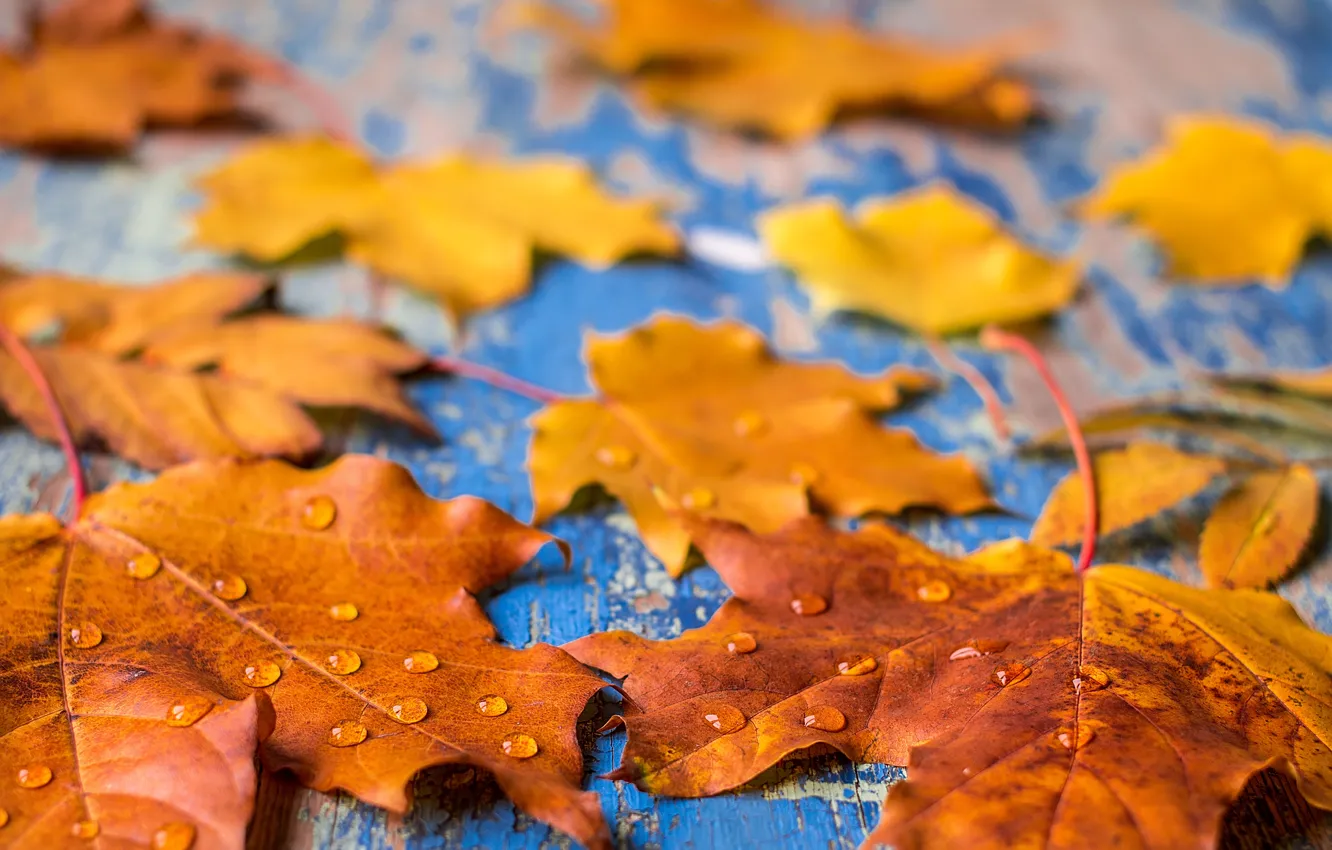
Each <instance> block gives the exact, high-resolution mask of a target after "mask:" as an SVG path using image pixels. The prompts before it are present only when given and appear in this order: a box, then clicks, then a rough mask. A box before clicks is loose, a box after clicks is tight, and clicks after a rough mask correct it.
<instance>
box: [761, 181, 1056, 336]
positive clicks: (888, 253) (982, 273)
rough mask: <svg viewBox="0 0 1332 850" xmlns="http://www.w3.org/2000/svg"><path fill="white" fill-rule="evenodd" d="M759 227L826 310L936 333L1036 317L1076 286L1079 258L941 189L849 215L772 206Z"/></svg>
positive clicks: (818, 204)
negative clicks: (1048, 250)
mask: <svg viewBox="0 0 1332 850" xmlns="http://www.w3.org/2000/svg"><path fill="white" fill-rule="evenodd" d="M758 230H759V234H760V236H761V237H762V238H763V241H764V243H765V244H766V245H767V247H768V250H769V251H770V252H771V254H772V255H773V257H775V258H776V259H777V260H778V261H780V262H781V263H783V264H784V265H787V266H790V267H791V268H792V269H793V270H794V271H795V274H796V278H797V279H798V280H799V281H800V282H801V284H802V285H803V286H805V287H806V288H807V289H808V291H809V294H810V299H811V301H812V302H813V307H814V309H815V310H816V311H817V312H819V313H824V314H826V313H830V312H833V311H835V310H858V311H862V312H866V313H870V314H872V315H875V316H879V317H881V318H884V319H887V320H889V321H892V322H896V323H897V324H900V325H905V326H906V327H909V328H912V329H913V330H917V331H920V332H922V333H929V334H947V333H953V332H957V331H966V330H973V329H975V328H978V327H980V326H982V325H986V324H990V323H1003V322H1008V323H1011V322H1019V321H1024V320H1027V319H1034V318H1038V317H1040V316H1044V315H1046V314H1048V313H1051V312H1054V311H1055V310H1057V309H1059V308H1060V307H1062V306H1063V305H1064V304H1066V303H1068V301H1069V300H1070V299H1071V298H1072V297H1073V295H1074V293H1075V292H1076V291H1077V285H1078V277H1079V275H1078V271H1077V268H1076V267H1075V266H1074V265H1073V264H1072V263H1067V262H1060V261H1056V260H1052V259H1049V258H1047V257H1044V256H1042V255H1041V254H1038V253H1036V252H1035V251H1033V250H1031V249H1030V248H1027V247H1026V246H1024V245H1023V244H1022V243H1020V242H1018V241H1017V240H1016V239H1014V238H1013V237H1012V236H1011V235H1010V234H1008V233H1007V232H1006V231H1005V230H1004V229H1003V228H1002V227H1001V226H1000V225H999V224H998V223H997V222H996V221H995V218H994V216H993V215H992V214H991V213H989V212H988V211H986V210H984V209H983V208H981V207H979V206H977V205H976V204H975V203H974V202H972V201H969V200H967V199H966V198H965V197H963V196H961V195H959V194H957V192H955V191H954V190H952V189H949V188H946V187H944V186H940V185H934V186H927V187H925V188H924V189H919V190H916V191H913V192H909V193H907V194H905V195H901V196H897V197H894V198H887V199H879V200H874V201H870V202H867V203H865V204H863V205H862V206H861V208H860V209H859V210H858V212H857V215H856V219H855V221H848V219H847V217H846V215H845V213H844V212H843V210H842V208H841V206H840V205H838V204H837V203H836V202H835V201H831V200H814V201H801V202H797V203H794V204H790V205H787V206H783V207H778V208H776V209H773V210H770V211H769V212H767V213H765V214H763V215H762V216H761V217H760V218H759V221H758Z"/></svg>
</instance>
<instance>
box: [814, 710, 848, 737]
mask: <svg viewBox="0 0 1332 850" xmlns="http://www.w3.org/2000/svg"><path fill="white" fill-rule="evenodd" d="M805 725H806V726H808V727H809V728H810V729H818V730H819V731H821V732H841V731H842V730H843V729H845V728H846V715H845V714H843V713H842V712H840V711H838V710H837V709H835V708H833V707H832V706H831V705H820V706H816V707H814V708H812V709H810V711H809V714H806V715H805Z"/></svg>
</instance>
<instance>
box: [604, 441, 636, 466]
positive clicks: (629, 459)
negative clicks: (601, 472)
mask: <svg viewBox="0 0 1332 850" xmlns="http://www.w3.org/2000/svg"><path fill="white" fill-rule="evenodd" d="M597 462H598V463H600V464H601V465H602V466H605V467H607V468H609V469H620V470H624V469H630V468H631V467H633V465H634V464H635V463H637V462H638V454H637V453H636V452H635V451H634V450H633V449H631V448H629V447H628V446H602V447H601V448H599V449H597Z"/></svg>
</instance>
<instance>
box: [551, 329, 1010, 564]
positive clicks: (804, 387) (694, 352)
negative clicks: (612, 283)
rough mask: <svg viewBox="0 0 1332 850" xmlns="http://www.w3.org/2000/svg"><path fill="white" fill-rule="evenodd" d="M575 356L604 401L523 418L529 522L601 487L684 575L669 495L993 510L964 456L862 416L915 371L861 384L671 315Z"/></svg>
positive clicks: (694, 506)
mask: <svg viewBox="0 0 1332 850" xmlns="http://www.w3.org/2000/svg"><path fill="white" fill-rule="evenodd" d="M584 357H585V359H586V361H587V363H588V369H589V372H590V374H591V379H592V382H593V384H594V385H595V386H596V387H597V389H598V390H599V391H600V392H601V394H602V396H601V397H600V398H598V399H594V400H581V399H580V400H573V401H567V402H561V403H559V404H555V405H552V406H550V407H548V408H546V409H545V410H543V411H541V412H540V413H538V414H537V415H536V416H535V417H533V420H532V426H533V438H532V447H531V451H530V456H529V466H530V468H531V472H532V491H533V501H534V503H535V504H536V520H535V521H537V522H541V521H544V520H545V519H547V518H549V517H550V516H552V515H553V514H555V513H556V512H558V511H560V510H561V509H563V508H565V507H566V506H567V505H568V504H569V502H570V501H571V500H572V499H573V497H574V495H575V494H576V493H577V491H578V490H579V489H581V488H583V487H587V486H590V485H593V484H600V485H601V486H602V487H604V488H605V489H606V490H607V491H608V492H610V493H611V495H613V496H615V497H616V498H618V499H619V500H620V501H621V502H623V503H624V505H625V507H626V508H627V509H628V511H629V513H630V514H631V515H632V516H633V518H634V521H635V522H636V523H637V525H638V530H639V533H640V534H641V535H642V538H643V542H644V544H645V545H646V546H647V547H648V549H650V550H651V551H652V553H653V554H655V555H656V556H657V557H659V558H661V559H662V561H664V562H665V564H666V568H667V569H668V570H669V571H670V572H671V573H672V574H676V575H678V574H679V573H681V572H682V571H683V570H684V567H685V562H686V557H687V555H688V552H689V541H690V537H689V532H688V531H687V530H686V529H685V528H684V527H683V526H682V525H681V524H680V522H679V520H678V518H676V517H675V516H673V515H672V514H671V512H670V511H669V510H668V508H667V507H666V506H667V505H679V506H682V507H684V508H686V509H688V510H692V511H696V512H699V513H701V514H703V515H706V516H711V517H720V518H724V519H730V520H735V521H737V522H741V523H743V524H745V525H747V526H748V527H751V528H754V529H756V530H760V531H772V530H775V529H777V528H779V527H781V526H782V525H783V524H785V523H786V522H787V521H788V520H790V519H793V518H795V517H799V516H804V515H805V514H806V513H808V512H809V510H810V505H811V503H813V504H814V505H815V506H817V507H820V508H823V509H825V510H827V511H828V512H829V513H831V514H834V515H837V516H859V515H861V514H865V513H869V512H871V511H884V512H887V513H897V512H899V511H901V510H902V509H904V508H906V507H908V506H912V505H921V506H932V507H938V508H941V509H944V510H947V511H950V512H954V513H967V512H971V511H977V510H982V509H984V508H987V507H990V506H991V505H992V504H993V503H992V502H991V500H990V498H989V497H988V496H987V494H986V491H985V487H984V485H983V484H982V483H981V480H980V477H979V476H978V475H977V474H976V471H975V469H974V468H973V467H972V465H971V464H970V463H969V462H968V461H967V460H965V459H964V458H962V457H944V456H940V455H937V454H935V453H934V452H931V451H929V450H928V449H925V448H923V447H922V446H921V445H920V443H919V442H917V440H916V438H915V437H914V436H913V435H912V434H911V433H910V432H908V431H902V430H895V429H889V428H884V427H882V426H880V425H879V424H878V423H877V422H876V421H875V419H874V418H873V417H872V416H871V415H870V414H871V412H873V411H882V410H888V409H891V408H893V407H896V406H897V405H898V403H899V402H900V400H901V396H902V393H903V392H904V391H913V390H921V389H925V388H926V387H928V386H929V385H930V384H931V383H932V382H931V381H930V380H929V378H928V377H926V376H925V375H923V374H921V373H918V372H913V371H910V370H904V369H893V370H890V371H888V372H887V373H885V374H883V375H881V376H878V377H872V378H871V377H862V376H859V375H855V374H853V373H851V372H849V371H847V370H846V369H845V368H843V367H841V366H839V365H835V364H830V363H808V364H807V363H791V362H783V361H779V360H777V359H775V358H774V357H773V356H772V355H771V354H770V353H769V352H768V351H767V348H766V346H765V345H764V342H763V338H762V337H761V336H760V335H759V334H757V333H756V332H754V331H753V330H751V329H750V328H748V327H745V326H744V325H740V324H736V323H733V322H722V323H718V324H716V325H712V326H700V325H697V324H695V323H693V322H690V321H688V320H685V319H679V318H673V317H661V318H658V319H655V320H654V321H652V322H650V323H648V324H646V325H643V326H640V327H638V328H636V329H634V330H632V331H630V332H628V333H626V334H625V335H623V336H619V337H608V338H596V337H593V338H591V339H590V340H589V341H588V343H587V346H586V350H585V354H584ZM866 458H874V462H873V463H866V462H865V459H866Z"/></svg>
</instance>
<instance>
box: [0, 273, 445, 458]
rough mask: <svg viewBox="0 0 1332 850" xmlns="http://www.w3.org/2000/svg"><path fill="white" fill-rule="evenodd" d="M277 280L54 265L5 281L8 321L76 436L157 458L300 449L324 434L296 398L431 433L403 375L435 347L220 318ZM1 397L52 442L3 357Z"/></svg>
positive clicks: (355, 326)
mask: <svg viewBox="0 0 1332 850" xmlns="http://www.w3.org/2000/svg"><path fill="white" fill-rule="evenodd" d="M268 288H269V284H268V283H267V282H266V281H265V280H264V279H263V278H261V277H257V276H253V275H238V274H219V273H204V274H196V275H191V276H188V277H184V278H181V279H178V280H175V281H169V282H166V283H163V284H159V285H157V286H152V287H138V286H114V285H110V284H104V283H99V282H95V281H87V280H78V279H71V278H65V277H61V276H56V275H33V276H29V277H22V276H20V277H16V278H10V279H8V280H3V281H0V324H3V325H5V326H6V327H8V328H10V329H12V330H13V331H14V332H15V333H17V334H19V335H21V336H28V337H34V336H50V334H49V333H44V332H48V331H51V330H53V329H54V331H55V334H54V338H55V344H53V345H45V346H40V347H35V348H34V350H33V354H34V357H35V359H36V360H37V364H38V365H39V366H40V367H41V370H42V372H43V373H44V374H45V376H46V378H47V379H48V380H49V382H50V384H51V386H52V389H53V390H54V392H55V395H56V397H57V399H58V400H59V402H60V406H61V408H62V410H63V411H64V414H65V417H66V419H67V420H68V423H69V427H70V431H71V432H72V434H73V436H74V438H75V441H76V442H78V443H79V444H82V445H85V446H86V445H105V446H107V447H108V448H110V450H111V451H113V452H115V453H116V454H118V455H120V456H121V457H124V458H126V459H128V460H132V461H134V462H135V463H138V464H139V465H141V466H144V467H147V468H150V469H161V468H165V467H167V466H170V465H172V464H174V463H178V462H181V461H185V460H193V459H198V458H210V457H254V456H280V457H287V458H291V459H302V458H307V457H309V456H311V455H312V454H313V453H315V452H316V451H318V449H319V448H320V447H321V445H322V443H323V438H322V436H321V435H320V432H319V429H318V427H317V426H316V425H315V423H314V422H313V421H312V420H311V419H310V417H309V416H308V415H307V414H306V413H305V412H304V411H303V410H302V409H301V406H302V405H306V406H310V407H352V408H360V409H363V410H369V411H373V412H375V413H378V414H380V415H383V416H386V417H389V418H391V419H395V420H397V421H400V422H404V423H406V424H408V425H410V426H412V427H413V428H415V429H416V430H418V431H420V432H421V433H423V434H427V435H433V434H434V429H433V428H432V426H431V425H430V423H429V421H427V420H426V419H425V417H423V416H422V415H421V414H420V413H419V412H418V411H416V410H415V409H414V408H413V407H412V406H411V405H410V404H409V403H408V402H407V401H406V400H405V399H404V398H403V396H402V390H401V388H400V386H399V385H398V381H397V379H396V378H395V377H394V376H396V375H399V374H403V373H406V372H411V371H414V370H416V369H419V368H421V367H422V366H424V365H425V363H426V361H427V358H426V356H425V355H424V354H423V353H421V352H419V351H417V350H416V349H414V348H412V347H410V346H408V345H405V344H403V343H401V342H398V341H397V340H394V339H392V338H390V337H388V336H387V335H385V334H384V333H383V332H382V331H381V330H380V329H378V328H376V327H374V326H371V325H366V324H361V323H358V322H354V321H351V320H347V319H318V320H316V319H307V318H299V317H295V316H287V315H282V314H276V313H257V314H253V315H245V316H240V317H236V318H232V319H229V320H228V319H226V318H225V317H226V316H228V315H229V314H231V313H234V312H235V311H237V310H239V309H241V308H243V307H245V306H247V305H249V304H251V303H252V302H254V301H255V300H256V299H258V298H260V296H262V295H263V294H264V293H265V292H266V291H267V290H268ZM0 402H3V404H4V406H5V407H6V408H7V409H8V410H9V412H10V413H11V414H12V415H13V416H14V417H15V418H17V419H19V420H20V421H22V422H23V423H24V424H25V425H27V426H28V428H30V429H31V430H32V431H33V433H35V434H37V435H38V436H39V437H42V438H44V439H55V437H56V435H57V429H56V424H55V423H54V422H52V420H51V415H50V412H49V411H48V409H47V407H46V406H45V404H44V403H43V399H42V397H41V395H40V393H39V391H38V387H37V386H35V385H34V383H33V381H32V379H31V378H30V377H29V375H27V374H26V373H25V372H24V371H23V369H22V368H20V364H19V363H18V362H17V361H16V360H14V359H13V358H12V357H11V356H10V355H9V354H0Z"/></svg>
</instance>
